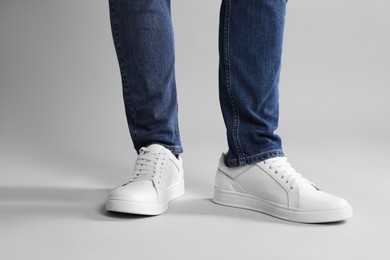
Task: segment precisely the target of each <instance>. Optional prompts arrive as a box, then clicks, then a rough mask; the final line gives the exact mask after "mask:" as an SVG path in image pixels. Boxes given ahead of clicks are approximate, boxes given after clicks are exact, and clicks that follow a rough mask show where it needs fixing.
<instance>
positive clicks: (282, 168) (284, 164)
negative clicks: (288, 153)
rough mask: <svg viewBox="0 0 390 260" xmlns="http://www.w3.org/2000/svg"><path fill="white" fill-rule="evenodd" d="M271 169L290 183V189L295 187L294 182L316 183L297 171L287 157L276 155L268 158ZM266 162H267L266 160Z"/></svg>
mask: <svg viewBox="0 0 390 260" xmlns="http://www.w3.org/2000/svg"><path fill="white" fill-rule="evenodd" d="M268 162H269V166H268V167H269V169H271V170H273V171H274V173H275V174H278V175H280V178H281V179H283V180H284V181H285V182H286V184H290V189H293V188H294V186H293V184H294V183H295V184H299V183H308V184H311V185H314V184H313V183H312V182H311V181H309V180H308V179H306V178H305V177H303V176H302V174H301V173H299V172H297V171H296V169H295V168H294V167H292V166H291V164H290V163H289V162H288V161H287V157H275V158H272V159H269V160H268ZM264 163H265V162H264Z"/></svg>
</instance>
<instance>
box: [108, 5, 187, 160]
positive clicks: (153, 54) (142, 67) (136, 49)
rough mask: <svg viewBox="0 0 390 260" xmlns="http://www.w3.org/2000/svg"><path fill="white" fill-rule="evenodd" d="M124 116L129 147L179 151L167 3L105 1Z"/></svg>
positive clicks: (172, 51)
mask: <svg viewBox="0 0 390 260" xmlns="http://www.w3.org/2000/svg"><path fill="white" fill-rule="evenodd" d="M109 7H110V21H111V30H112V35H113V39H114V44H115V49H116V52H117V57H118V61H119V65H120V71H121V76H122V86H123V98H124V102H125V109H126V116H127V121H128V126H129V130H130V134H131V137H132V141H133V144H134V148H135V149H136V151H137V153H138V152H139V149H140V148H141V147H143V146H146V145H149V144H151V143H159V144H161V145H163V146H164V147H166V148H167V149H169V150H171V151H172V152H173V153H176V154H178V153H182V152H183V148H182V145H181V141H180V134H179V127H178V117H177V113H178V104H177V97H176V83H175V66H174V65H175V64H174V63H175V56H174V40H173V28H172V21H171V11H170V0H109Z"/></svg>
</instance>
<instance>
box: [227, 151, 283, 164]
mask: <svg viewBox="0 0 390 260" xmlns="http://www.w3.org/2000/svg"><path fill="white" fill-rule="evenodd" d="M284 156H285V154H284V153H283V151H282V150H281V149H275V150H270V151H267V152H263V153H259V154H255V155H251V156H245V157H244V158H243V159H227V158H226V160H225V163H226V166H228V167H238V166H244V165H247V164H252V163H257V162H261V161H264V160H266V159H269V158H273V157H284Z"/></svg>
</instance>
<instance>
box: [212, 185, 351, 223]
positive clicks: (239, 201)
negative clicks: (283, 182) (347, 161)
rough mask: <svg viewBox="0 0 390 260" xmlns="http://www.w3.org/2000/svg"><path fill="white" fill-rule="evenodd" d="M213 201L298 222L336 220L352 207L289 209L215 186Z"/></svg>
mask: <svg viewBox="0 0 390 260" xmlns="http://www.w3.org/2000/svg"><path fill="white" fill-rule="evenodd" d="M213 202H215V203H217V204H220V205H224V206H230V207H236V208H242V209H248V210H254V211H257V212H261V213H264V214H267V215H270V216H273V217H277V218H280V219H284V220H289V221H293V222H300V223H326V222H336V221H342V220H345V219H347V218H350V217H352V207H347V208H342V209H337V210H327V211H307V210H298V209H290V208H287V207H285V206H283V205H279V204H276V203H273V202H270V201H267V200H264V199H261V198H258V197H255V196H251V195H248V194H243V193H238V192H232V191H226V190H221V189H219V188H217V187H214V198H213Z"/></svg>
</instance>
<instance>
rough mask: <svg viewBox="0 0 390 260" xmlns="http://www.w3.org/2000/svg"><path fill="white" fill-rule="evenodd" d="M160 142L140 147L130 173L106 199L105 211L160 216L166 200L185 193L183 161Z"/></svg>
mask: <svg viewBox="0 0 390 260" xmlns="http://www.w3.org/2000/svg"><path fill="white" fill-rule="evenodd" d="M178 157H179V158H176V156H174V155H173V154H172V152H171V151H170V150H168V149H167V148H165V147H164V146H162V145H159V144H151V145H149V146H147V147H142V148H141V149H140V152H139V154H138V157H137V160H136V162H135V166H134V169H133V172H132V173H131V174H130V176H129V177H128V179H127V180H126V182H125V183H124V184H122V185H120V186H118V187H116V188H115V189H113V190H112V191H111V192H110V194H109V196H108V199H107V203H106V209H107V210H108V211H117V212H125V213H132V214H141V215H159V214H161V213H164V212H165V211H166V210H167V209H168V203H169V202H170V201H171V200H173V199H175V198H178V197H180V196H181V195H183V194H184V178H183V160H182V157H181V155H179V156H178Z"/></svg>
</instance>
